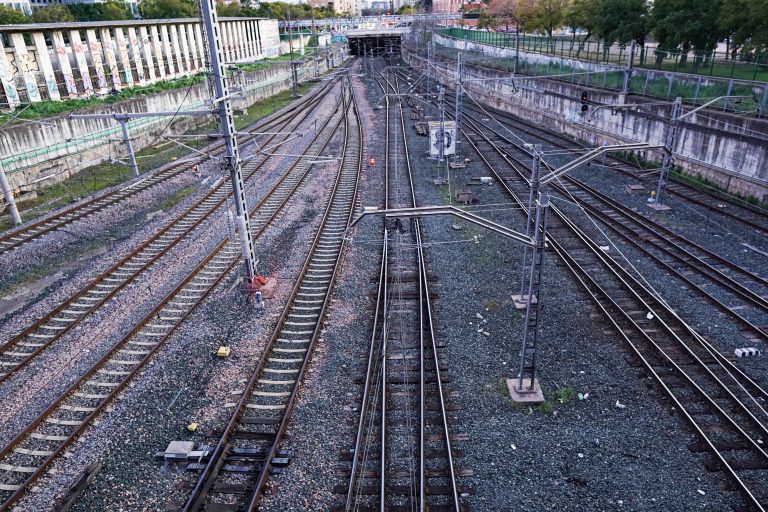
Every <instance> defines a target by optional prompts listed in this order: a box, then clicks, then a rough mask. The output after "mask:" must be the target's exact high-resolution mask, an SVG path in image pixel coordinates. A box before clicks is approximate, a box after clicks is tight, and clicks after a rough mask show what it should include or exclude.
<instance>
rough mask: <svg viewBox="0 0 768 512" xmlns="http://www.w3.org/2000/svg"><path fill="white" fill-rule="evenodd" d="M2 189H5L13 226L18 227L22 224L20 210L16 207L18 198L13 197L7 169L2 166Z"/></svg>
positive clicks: (0, 182)
mask: <svg viewBox="0 0 768 512" xmlns="http://www.w3.org/2000/svg"><path fill="white" fill-rule="evenodd" d="M0 187H2V189H3V198H4V199H5V204H6V205H7V207H8V213H10V214H11V220H13V225H14V226H18V225H20V224H21V215H19V209H18V208H17V207H16V198H14V197H13V190H11V185H10V183H8V177H7V176H6V175H5V169H4V168H3V166H2V165H0Z"/></svg>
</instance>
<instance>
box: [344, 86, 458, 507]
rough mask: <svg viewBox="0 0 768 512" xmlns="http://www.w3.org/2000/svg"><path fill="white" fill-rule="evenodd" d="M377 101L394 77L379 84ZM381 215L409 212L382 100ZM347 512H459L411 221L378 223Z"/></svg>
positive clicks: (417, 238) (402, 133)
mask: <svg viewBox="0 0 768 512" xmlns="http://www.w3.org/2000/svg"><path fill="white" fill-rule="evenodd" d="M378 81H379V86H380V87H381V89H382V92H383V93H384V94H387V93H388V91H391V92H392V93H394V94H398V93H399V84H398V78H397V77H396V76H395V77H394V78H393V79H392V80H389V79H387V78H386V77H384V76H382V80H378ZM386 115H387V130H386V142H385V144H386V152H385V155H386V160H385V171H386V174H385V194H384V196H385V197H384V205H385V208H397V207H413V206H416V205H417V202H416V194H415V190H414V184H413V176H412V174H411V163H410V155H409V150H408V145H407V140H406V129H405V122H404V118H403V109H402V104H401V103H400V102H399V101H395V102H394V105H393V102H392V101H390V100H389V98H388V97H386ZM383 240H384V244H383V246H382V253H381V266H380V271H379V286H378V296H377V300H376V310H375V314H374V321H373V328H372V333H371V344H370V350H369V354H368V362H367V369H366V377H365V382H364V385H363V395H362V406H361V408H360V416H359V419H358V426H357V436H356V439H355V445H354V448H353V449H352V450H351V451H350V452H351V458H352V467H351V470H350V478H349V481H348V485H347V497H346V502H345V507H344V510H345V511H352V510H373V509H379V510H416V509H418V510H433V511H438V510H444V511H448V510H452V511H459V510H461V503H460V497H459V493H460V492H461V491H464V492H469V491H468V490H467V489H461V491H460V488H459V486H458V485H457V478H458V477H459V476H470V475H471V472H468V471H460V470H457V469H456V467H455V461H454V451H455V450H454V448H453V447H452V444H451V443H452V435H451V432H450V429H449V425H448V421H449V420H448V414H447V412H446V411H447V407H448V406H447V399H448V391H447V390H446V389H445V383H446V382H447V380H448V379H447V377H446V374H445V373H444V372H445V370H446V368H445V366H446V364H445V361H444V359H443V358H442V357H441V354H440V350H439V349H440V345H439V344H438V341H437V339H436V337H435V329H434V323H433V317H432V306H431V298H430V291H429V283H428V279H427V268H426V261H425V256H424V251H423V246H422V232H421V227H420V224H419V220H418V219H414V220H412V221H411V222H410V223H409V224H404V223H394V224H386V225H385V227H384V231H383Z"/></svg>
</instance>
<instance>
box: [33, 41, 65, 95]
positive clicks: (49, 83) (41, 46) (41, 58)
mask: <svg viewBox="0 0 768 512" xmlns="http://www.w3.org/2000/svg"><path fill="white" fill-rule="evenodd" d="M32 42H33V43H34V45H35V53H36V57H37V67H38V69H39V70H40V71H41V72H42V73H43V80H45V88H46V90H47V91H48V98H49V99H52V100H60V99H61V94H59V86H58V84H57V83H56V75H54V74H53V66H52V65H51V54H50V52H48V45H47V44H46V42H45V36H44V35H43V33H42V32H32Z"/></svg>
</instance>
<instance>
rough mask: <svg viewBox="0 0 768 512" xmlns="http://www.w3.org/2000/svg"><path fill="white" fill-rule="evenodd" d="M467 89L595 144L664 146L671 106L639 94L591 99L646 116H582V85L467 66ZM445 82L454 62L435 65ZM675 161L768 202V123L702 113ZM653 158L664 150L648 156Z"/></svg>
mask: <svg viewBox="0 0 768 512" xmlns="http://www.w3.org/2000/svg"><path fill="white" fill-rule="evenodd" d="M403 57H404V59H405V60H406V61H407V62H408V63H409V64H410V65H411V66H413V67H415V68H418V69H421V70H422V71H423V70H425V69H426V65H425V59H424V58H423V57H420V56H418V55H416V54H414V53H413V52H411V51H409V50H407V49H404V50H403ZM465 70H466V73H467V77H468V78H470V79H473V80H469V81H466V82H465V89H467V90H468V91H469V93H470V94H471V95H472V96H473V97H474V98H475V99H476V100H477V101H479V102H481V103H485V104H487V105H491V106H493V107H495V108H497V109H499V110H503V111H506V112H509V113H511V114H514V115H516V116H518V117H521V118H523V119H526V120H527V121H532V122H534V123H536V124H539V125H541V126H542V127H544V128H548V129H551V130H553V131H556V132H560V133H564V134H567V135H570V136H571V137H574V138H576V139H577V140H580V141H582V142H586V143H588V144H590V145H599V144H601V143H622V142H638V141H649V142H652V143H661V141H662V139H663V135H664V131H665V127H666V121H665V120H666V119H669V116H670V113H671V105H665V104H657V103H655V102H653V103H652V102H651V101H650V100H648V99H644V98H642V97H638V96H631V95H630V96H625V95H622V94H621V93H617V92H613V91H606V90H600V89H589V98H590V101H591V102H593V103H596V104H600V105H619V104H627V103H637V104H638V106H642V107H643V110H642V111H637V110H636V109H622V110H620V111H614V110H612V109H611V108H602V109H597V110H596V109H594V107H593V108H592V109H591V111H590V113H589V115H586V116H585V115H582V113H581V102H580V96H581V92H582V91H583V90H584V88H583V87H582V86H579V85H575V84H570V83H562V82H555V81H552V80H536V81H527V82H526V80H524V79H522V77H521V79H518V80H517V81H516V86H517V89H515V88H513V86H512V83H511V81H504V82H502V81H498V78H503V77H507V78H508V77H510V74H509V73H506V72H502V71H498V70H493V69H489V68H481V67H477V66H467V67H466V68H465ZM437 74H438V77H439V79H440V80H441V81H443V82H444V83H446V84H448V85H449V86H450V84H453V83H455V81H456V70H455V65H448V64H447V63H440V62H438V63H437ZM674 152H675V163H676V165H677V166H678V167H680V168H681V169H683V170H684V171H685V172H687V173H690V174H693V175H697V176H702V177H706V178H707V179H709V180H711V181H712V182H715V183H717V184H718V185H719V186H720V187H722V188H723V189H725V190H727V191H728V192H731V193H738V194H741V195H743V196H753V197H756V198H758V199H761V200H762V201H768V122H766V121H763V120H758V119H750V118H746V117H744V116H735V115H730V114H724V113H721V112H712V111H709V110H707V111H703V112H702V113H701V115H696V114H694V115H692V116H691V117H689V118H687V119H686V120H685V121H684V122H682V123H681V126H680V130H679V132H678V139H677V144H676V147H675V148H674ZM642 156H643V157H644V158H647V159H648V160H652V161H658V160H660V158H661V154H660V153H659V152H648V153H647V154H645V155H642Z"/></svg>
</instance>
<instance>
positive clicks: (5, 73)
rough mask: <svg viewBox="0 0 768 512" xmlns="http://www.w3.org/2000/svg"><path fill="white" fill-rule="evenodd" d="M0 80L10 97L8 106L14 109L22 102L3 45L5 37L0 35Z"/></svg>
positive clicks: (6, 94)
mask: <svg viewBox="0 0 768 512" xmlns="http://www.w3.org/2000/svg"><path fill="white" fill-rule="evenodd" d="M0 82H2V84H3V90H4V91H5V97H6V98H8V106H9V107H10V108H11V110H14V109H15V108H16V107H17V106H18V105H19V104H20V103H21V100H19V92H18V91H17V90H16V82H15V80H14V79H13V74H12V73H11V65H10V63H9V62H8V57H7V55H6V53H5V48H4V47H3V38H2V37H0Z"/></svg>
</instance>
